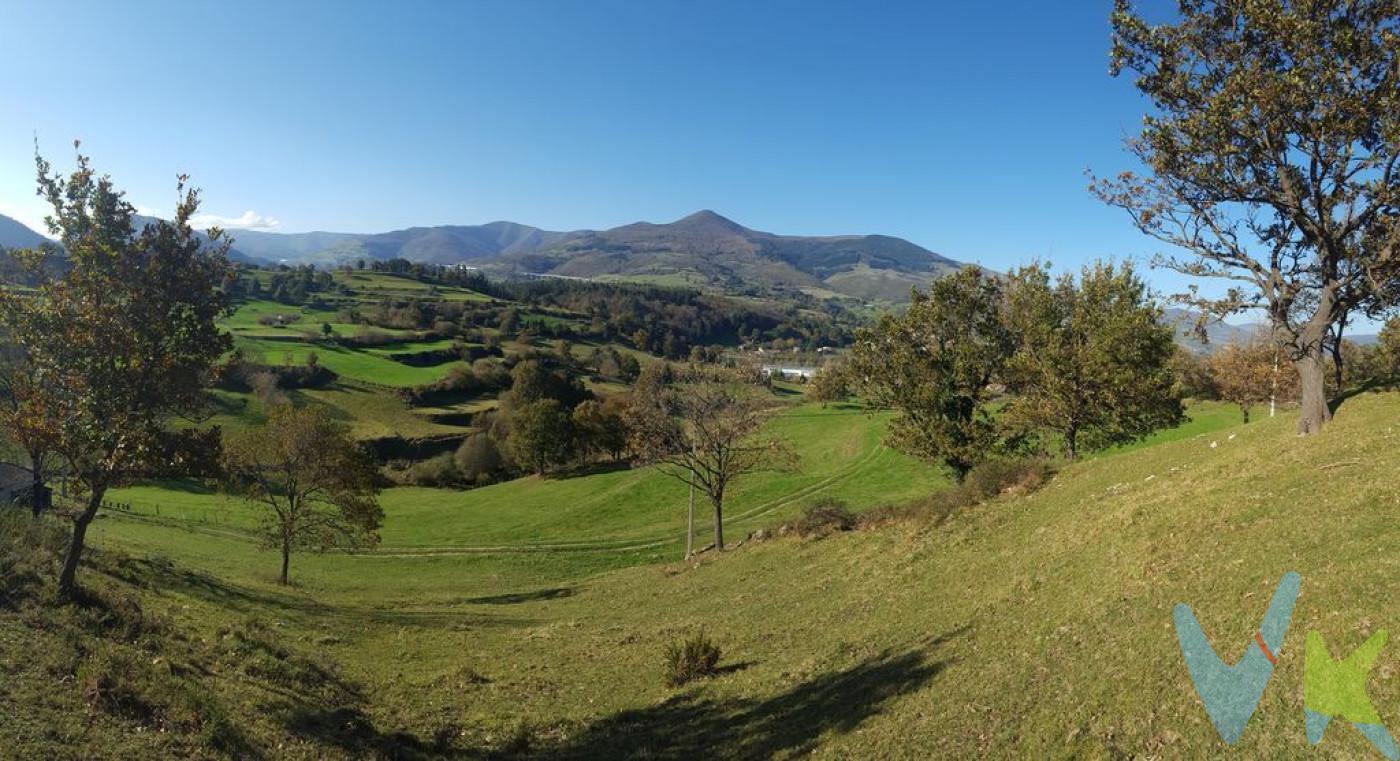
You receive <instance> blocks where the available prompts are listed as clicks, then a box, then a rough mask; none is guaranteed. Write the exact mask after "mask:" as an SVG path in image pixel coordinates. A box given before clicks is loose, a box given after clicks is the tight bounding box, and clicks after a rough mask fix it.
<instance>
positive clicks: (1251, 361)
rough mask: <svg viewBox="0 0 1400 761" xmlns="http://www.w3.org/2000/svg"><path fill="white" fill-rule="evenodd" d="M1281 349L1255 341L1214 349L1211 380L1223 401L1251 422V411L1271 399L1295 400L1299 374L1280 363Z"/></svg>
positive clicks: (1246, 420) (1211, 359)
mask: <svg viewBox="0 0 1400 761" xmlns="http://www.w3.org/2000/svg"><path fill="white" fill-rule="evenodd" d="M1280 354H1281V352H1280V350H1279V349H1278V347H1277V346H1276V345H1275V344H1274V343H1273V342H1271V341H1268V340H1263V339H1256V340H1254V341H1251V342H1249V343H1244V344H1232V345H1230V346H1223V347H1220V348H1219V349H1216V350H1215V353H1214V354H1212V355H1211V357H1210V373H1211V380H1212V381H1213V384H1214V386H1215V389H1216V393H1217V394H1219V396H1220V398H1221V399H1223V400H1225V401H1227V402H1230V403H1231V404H1234V405H1235V406H1237V407H1239V408H1240V416H1241V417H1242V418H1243V420H1244V422H1246V423H1248V422H1249V408H1250V407H1252V406H1254V405H1256V404H1263V403H1264V402H1267V401H1269V400H1270V399H1274V400H1281V399H1293V398H1296V396H1297V391H1298V373H1297V371H1296V370H1295V369H1294V368H1293V366H1292V365H1290V364H1288V363H1287V362H1281V361H1280V359H1281V357H1280Z"/></svg>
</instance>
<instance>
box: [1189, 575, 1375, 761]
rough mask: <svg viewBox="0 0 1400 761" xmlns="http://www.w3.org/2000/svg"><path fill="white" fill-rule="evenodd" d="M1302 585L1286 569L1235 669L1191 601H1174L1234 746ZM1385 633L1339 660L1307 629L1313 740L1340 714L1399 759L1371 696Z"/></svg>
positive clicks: (1218, 725)
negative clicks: (1368, 679) (1368, 686)
mask: <svg viewBox="0 0 1400 761" xmlns="http://www.w3.org/2000/svg"><path fill="white" fill-rule="evenodd" d="M1301 586H1302V579H1301V577H1299V576H1298V574H1297V573H1294V572H1291V571H1290V572H1289V573H1286V574H1284V576H1283V579H1282V580H1280V581H1279V584H1278V589H1277V590H1275V591H1274V597H1273V600H1272V601H1271V602H1270V603H1269V609H1268V610H1267V611H1265V613H1264V620H1263V622H1262V623H1260V624H1259V629H1258V631H1256V632H1255V633H1254V646H1253V647H1251V648H1249V649H1248V650H1247V651H1246V652H1245V654H1244V656H1243V657H1242V658H1240V660H1239V662H1237V663H1236V664H1235V665H1233V666H1227V665H1225V662H1224V661H1222V660H1221V659H1220V656H1218V655H1216V653H1215V648H1213V647H1211V645H1210V641H1209V640H1207V639H1206V635H1205V632H1203V631H1201V625H1200V624H1199V623H1198V622H1197V621H1196V614H1195V613H1193V612H1192V611H1191V607H1190V606H1189V605H1187V604H1186V603H1177V605H1176V608H1175V609H1174V610H1173V611H1172V615H1173V618H1174V619H1175V622H1176V638H1177V641H1178V642H1180V644H1181V654H1182V656H1183V657H1184V658H1185V659H1186V670H1187V671H1188V672H1190V674H1191V682H1192V684H1194V685H1195V686H1196V694H1197V695H1199V696H1200V698H1201V703H1202V704H1204V705H1205V709H1206V714H1207V715H1208V716H1210V721H1211V723H1212V724H1214V725H1215V730H1216V731H1217V732H1219V733H1220V739H1222V740H1224V741H1225V742H1226V743H1227V744H1230V745H1233V744H1234V743H1235V742H1236V741H1238V740H1239V739H1240V736H1241V735H1243V734H1244V728H1245V725H1247V724H1248V723H1249V719H1250V717H1252V716H1253V715H1254V710H1255V709H1256V708H1258V707H1259V700H1260V699H1261V698H1262V697H1263V696H1264V688H1265V687H1267V686H1268V684H1269V680H1270V679H1271V678H1272V677H1273V675H1274V667H1275V666H1277V665H1278V659H1279V657H1280V655H1281V653H1282V650H1283V640H1284V636H1285V635H1286V634H1287V633H1288V622H1289V620H1290V619H1291V618H1292V617H1293V605H1294V603H1295V602H1297V600H1298V590H1299V588H1300V587H1301ZM1386 636H1387V635H1386V633H1385V631H1378V632H1376V633H1375V634H1374V635H1372V636H1371V638H1370V639H1368V640H1366V642H1365V644H1363V645H1362V646H1361V647H1359V648H1357V649H1356V651H1355V652H1353V653H1352V654H1351V655H1349V656H1347V657H1346V658H1345V659H1343V660H1341V661H1334V660H1332V655H1331V654H1330V653H1329V652H1328V650H1327V644H1326V643H1325V642H1324V641H1323V640H1322V635H1320V634H1318V633H1317V632H1316V631H1310V632H1308V636H1307V641H1306V643H1305V645H1304V648H1303V651H1304V652H1303V655H1304V658H1305V660H1304V662H1303V724H1304V727H1305V729H1306V732H1307V737H1308V742H1309V743H1311V744H1313V745H1316V744H1318V743H1320V742H1322V736H1323V733H1324V732H1326V730H1327V726H1328V724H1330V723H1331V721H1332V719H1334V718H1341V719H1344V720H1346V721H1348V722H1350V723H1351V724H1352V726H1354V727H1356V729H1357V730H1358V731H1360V732H1361V734H1362V735H1364V736H1365V737H1366V739H1367V740H1370V742H1371V745H1373V746H1374V747H1375V748H1376V750H1378V751H1380V753H1381V755H1383V756H1385V757H1386V758H1388V759H1391V761H1397V759H1400V748H1398V747H1396V745H1395V740H1394V739H1392V738H1391V736H1390V732H1388V731H1386V728H1385V726H1384V725H1383V724H1382V723H1381V718H1380V715H1379V714H1377V713H1376V709H1375V707H1374V706H1373V705H1371V698H1370V696H1368V695H1367V694H1366V676H1367V674H1369V673H1370V671H1371V667H1372V666H1374V665H1375V663H1376V657H1377V656H1379V655H1380V651H1381V648H1382V647H1384V646H1385V642H1386Z"/></svg>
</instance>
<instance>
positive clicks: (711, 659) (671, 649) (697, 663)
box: [664, 631, 720, 687]
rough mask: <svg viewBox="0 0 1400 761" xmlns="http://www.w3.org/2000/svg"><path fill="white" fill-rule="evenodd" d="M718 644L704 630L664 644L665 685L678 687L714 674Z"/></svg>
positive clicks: (716, 668) (717, 663)
mask: <svg viewBox="0 0 1400 761" xmlns="http://www.w3.org/2000/svg"><path fill="white" fill-rule="evenodd" d="M719 658H720V650H719V646H718V645H716V644H715V643H714V642H712V641H711V640H710V638H709V637H707V636H705V632H704V631H700V632H697V633H696V634H694V635H692V636H690V637H686V638H685V639H683V640H679V641H676V642H671V643H668V644H667V645H666V653H665V659H664V666H665V672H664V674H665V678H666V686H667V687H680V686H681V685H683V684H687V683H689V682H693V681H695V680H697V679H705V678H707V677H711V676H714V675H715V674H716V673H718V671H719V669H718V666H719Z"/></svg>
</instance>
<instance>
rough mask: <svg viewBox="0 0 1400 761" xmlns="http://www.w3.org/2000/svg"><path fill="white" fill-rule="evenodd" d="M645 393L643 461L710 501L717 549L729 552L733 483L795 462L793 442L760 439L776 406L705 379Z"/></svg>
mask: <svg viewBox="0 0 1400 761" xmlns="http://www.w3.org/2000/svg"><path fill="white" fill-rule="evenodd" d="M646 393H647V395H646V396H644V397H642V398H639V399H637V400H636V404H634V405H633V412H632V417H631V420H630V421H629V422H630V423H631V425H632V434H631V438H632V444H633V449H634V450H636V452H637V453H638V455H639V456H638V460H637V461H638V464H643V465H654V466H655V467H656V468H657V469H658V470H660V471H661V472H662V473H665V474H666V475H668V476H671V477H672V478H675V479H677V480H679V481H681V482H683V483H686V484H689V485H691V486H692V487H694V488H695V489H698V490H699V491H700V493H702V494H704V495H705V496H706V497H707V498H709V500H710V506H711V508H713V511H714V522H715V547H716V548H717V549H721V550H722V549H724V497H725V494H726V493H727V492H728V490H729V487H730V486H731V485H732V484H733V483H734V481H735V480H736V479H739V478H741V477H743V476H745V475H747V474H750V473H755V472H758V471H763V470H782V469H787V468H790V467H792V466H793V465H794V463H795V462H796V456H795V455H794V454H793V452H792V449H791V447H790V446H789V445H788V444H787V442H785V441H783V440H782V439H779V438H777V437H773V436H762V435H760V429H761V428H762V427H763V424H764V422H765V421H767V419H768V418H769V416H770V415H771V414H772V406H771V405H770V404H765V402H764V400H763V399H762V398H761V396H760V395H759V392H758V391H757V390H755V389H753V388H751V387H747V386H742V385H739V384H736V383H723V382H716V381H705V382H701V383H696V384H687V385H685V386H682V387H679V388H674V387H665V386H660V387H656V388H654V389H651V390H649V391H647V392H646ZM687 530H689V527H687Z"/></svg>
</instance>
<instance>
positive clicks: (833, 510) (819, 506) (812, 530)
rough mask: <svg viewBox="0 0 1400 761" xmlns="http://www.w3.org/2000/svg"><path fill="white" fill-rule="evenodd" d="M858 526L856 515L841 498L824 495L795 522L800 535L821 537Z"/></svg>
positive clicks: (794, 527) (795, 527) (809, 506)
mask: <svg viewBox="0 0 1400 761" xmlns="http://www.w3.org/2000/svg"><path fill="white" fill-rule="evenodd" d="M855 527H856V516H855V515H854V514H853V513H851V511H850V509H849V508H847V507H846V503H845V502H842V501H841V500H839V499H833V498H831V497H823V498H822V499H819V500H817V501H816V502H813V503H812V504H810V505H808V506H807V509H806V510H805V511H804V512H803V513H802V517H800V518H798V519H797V522H796V523H794V524H793V530H794V531H796V532H797V534H798V536H804V537H815V538H820V537H823V536H826V535H828V534H831V533H834V532H837V531H850V530H851V529H853V528H855Z"/></svg>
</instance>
